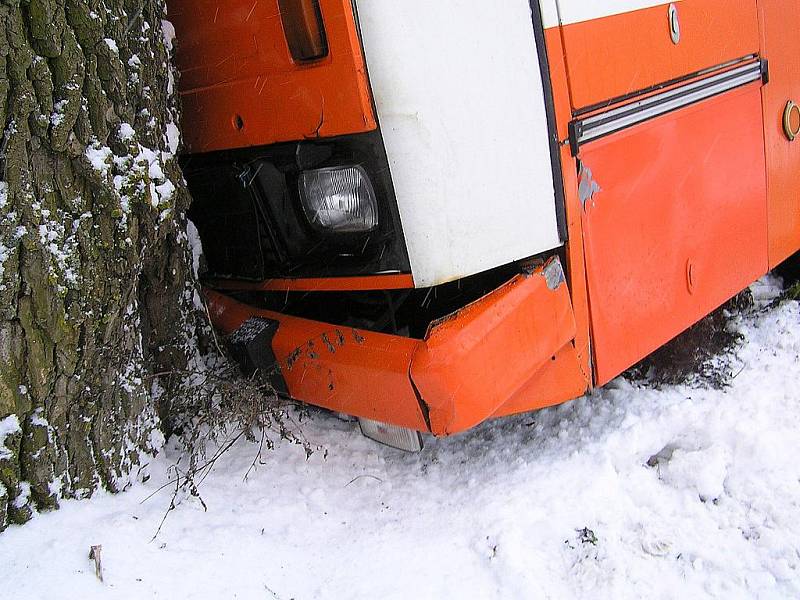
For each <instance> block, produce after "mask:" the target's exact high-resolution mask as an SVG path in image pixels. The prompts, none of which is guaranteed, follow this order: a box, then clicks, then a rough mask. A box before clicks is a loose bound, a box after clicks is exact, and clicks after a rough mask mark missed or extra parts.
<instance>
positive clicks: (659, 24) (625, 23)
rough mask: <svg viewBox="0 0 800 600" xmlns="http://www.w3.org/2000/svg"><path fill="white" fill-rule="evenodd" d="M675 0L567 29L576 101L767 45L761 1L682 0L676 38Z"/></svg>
mask: <svg viewBox="0 0 800 600" xmlns="http://www.w3.org/2000/svg"><path fill="white" fill-rule="evenodd" d="M668 6H669V4H668V3H665V4H664V5H663V6H657V7H654V8H646V9H642V10H637V11H633V12H627V13H623V14H619V15H614V16H610V17H604V18H602V19H594V20H591V21H584V22H581V23H574V24H570V25H566V26H564V27H563V28H562V32H563V33H562V35H563V40H564V48H565V51H566V55H567V68H568V72H569V81H570V93H571V96H572V106H573V107H574V108H576V109H579V108H584V107H587V106H592V105H594V104H598V103H601V102H604V101H606V100H609V99H611V98H616V97H619V96H623V95H625V94H629V93H631V92H635V91H637V90H643V89H645V88H648V87H650V86H653V85H656V84H659V83H661V82H664V81H668V80H670V79H674V78H676V77H681V76H684V75H687V74H689V73H693V72H696V71H700V70H702V69H706V68H708V67H712V66H714V65H718V64H721V63H723V62H725V61H728V60H732V59H736V58H740V57H742V56H745V55H747V54H755V53H757V52H758V50H759V39H758V18H757V13H756V7H755V2H754V1H749V2H731V1H730V0H683V1H682V2H678V3H677V7H678V14H679V19H680V26H681V40H680V43H679V44H677V45H676V44H673V43H672V39H671V37H670V32H669V19H668V15H667V7H668Z"/></svg>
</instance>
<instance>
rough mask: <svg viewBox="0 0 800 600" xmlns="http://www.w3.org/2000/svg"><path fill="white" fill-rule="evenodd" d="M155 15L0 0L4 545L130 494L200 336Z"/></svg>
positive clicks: (173, 110) (124, 8) (78, 0)
mask: <svg viewBox="0 0 800 600" xmlns="http://www.w3.org/2000/svg"><path fill="white" fill-rule="evenodd" d="M164 17H165V15H164V2H163V0H143V1H142V0H136V1H134V0H0V127H2V130H1V131H0V422H2V421H3V419H7V418H15V419H17V421H18V422H19V424H20V431H19V432H18V433H15V434H13V435H8V436H6V437H5V439H4V440H3V444H2V448H0V530H2V529H3V528H4V527H5V526H6V524H7V523H11V522H22V521H25V520H26V519H28V518H30V516H31V514H32V511H33V510H42V509H50V508H55V507H57V505H58V500H59V499H60V498H64V497H82V496H86V495H90V494H91V493H92V492H93V491H94V490H96V489H97V488H98V487H100V486H102V487H105V488H107V489H109V490H112V491H117V490H119V489H120V488H122V487H124V486H125V485H126V484H127V482H128V481H129V480H130V476H131V474H132V473H134V472H135V470H136V467H137V465H138V464H139V463H140V462H141V460H142V459H141V457H142V456H143V455H146V454H149V453H152V452H153V451H154V450H155V448H154V445H155V444H154V440H155V439H157V437H158V436H157V435H156V436H154V435H153V432H154V430H155V428H156V427H157V426H158V419H157V417H156V410H157V407H156V406H154V399H153V397H152V394H151V391H152V389H154V388H153V386H154V384H156V383H159V384H160V385H159V386H158V387H159V389H162V390H166V394H165V396H164V399H165V401H168V400H169V397H170V394H177V393H180V382H176V381H174V380H172V379H170V380H168V381H162V382H159V381H158V379H157V378H156V377H153V373H160V372H164V371H171V370H175V369H182V368H184V367H185V366H186V364H187V361H189V360H190V357H191V356H192V353H193V352H194V348H193V343H192V331H193V330H194V329H195V328H196V327H197V326H198V324H199V323H200V321H199V320H197V319H199V317H198V316H197V315H196V314H195V313H194V310H193V308H192V294H193V291H194V290H193V286H194V282H193V280H192V275H191V272H190V266H189V265H190V264H191V263H190V260H188V258H189V256H188V249H187V247H186V236H185V235H184V231H185V225H186V222H185V212H186V209H187V207H188V202H189V198H188V195H187V193H186V191H185V188H184V186H183V179H182V177H181V175H180V171H179V168H178V165H177V162H176V161H175V160H174V159H173V157H172V152H171V151H174V148H170V147H169V146H170V141H169V137H168V135H167V131H168V127H171V126H173V125H174V123H176V122H177V107H176V104H175V101H174V98H173V96H172V93H171V92H172V90H171V86H172V83H171V74H170V67H169V65H170V56H169V50H168V48H167V47H166V46H165V41H164V38H163V34H162V19H163V18H164Z"/></svg>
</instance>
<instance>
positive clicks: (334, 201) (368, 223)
mask: <svg viewBox="0 0 800 600" xmlns="http://www.w3.org/2000/svg"><path fill="white" fill-rule="evenodd" d="M298 187H299V189H300V197H301V199H302V203H303V211H304V212H305V215H306V218H307V219H308V222H309V223H310V224H311V226H312V227H314V228H316V229H320V230H322V231H325V232H330V233H369V232H370V231H373V230H374V229H376V228H377V227H378V201H377V199H376V197H375V190H374V189H373V187H372V183H371V182H370V180H369V176H368V175H367V172H366V171H365V170H364V169H363V167H361V166H359V165H351V166H346V167H327V168H324V169H314V170H311V171H303V172H302V173H301V174H300V179H299V181H298Z"/></svg>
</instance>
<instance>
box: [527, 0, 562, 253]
mask: <svg viewBox="0 0 800 600" xmlns="http://www.w3.org/2000/svg"><path fill="white" fill-rule="evenodd" d="M529 4H530V7H531V21H532V23H533V37H534V39H535V41H536V52H537V54H538V58H539V72H540V73H541V76H542V89H543V90H544V107H545V114H546V116H547V133H548V136H547V137H548V142H549V144H550V166H551V169H552V172H553V189H554V191H555V203H556V223H557V226H558V236H559V238H560V239H561V241H562V242H566V241H567V240H568V238H569V235H568V233H567V209H566V196H565V194H564V176H563V172H562V166H561V145H560V142H559V139H558V125H557V121H556V106H555V100H554V98H553V83H552V81H551V80H550V60H549V59H548V56H547V44H546V41H545V37H544V22H543V21H542V9H541V7H540V6H539V0H530V2H529Z"/></svg>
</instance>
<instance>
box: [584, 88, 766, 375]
mask: <svg viewBox="0 0 800 600" xmlns="http://www.w3.org/2000/svg"><path fill="white" fill-rule="evenodd" d="M759 88H760V83H756V84H750V85H748V86H745V87H743V88H740V89H738V90H734V91H731V92H728V93H726V94H723V95H721V96H718V97H716V98H712V99H709V100H705V101H703V102H700V103H698V104H695V105H692V106H689V107H687V108H684V109H681V110H680V111H677V112H674V113H670V114H667V115H663V116H661V117H658V118H655V119H653V120H651V121H648V122H646V123H643V124H641V125H637V126H635V127H632V128H630V129H627V130H625V131H622V132H620V133H617V134H615V135H613V136H610V137H608V138H605V139H601V140H598V141H595V142H592V143H589V144H587V145H586V146H585V147H584V148H582V151H581V155H580V158H581V160H582V162H583V164H584V166H585V167H586V168H587V169H590V170H591V172H592V177H593V180H594V182H595V183H596V184H597V185H598V186H599V191H597V192H596V193H595V194H594V196H593V197H592V198H591V199H589V200H587V202H586V204H585V205H584V213H583V214H584V216H583V234H584V244H585V247H586V264H587V274H588V281H589V300H590V308H591V316H592V333H593V341H594V349H595V358H596V374H597V381H596V384H597V385H602V384H604V383H606V382H608V381H609V380H610V379H611V378H613V377H615V376H616V375H618V374H619V373H621V372H622V371H623V370H624V369H626V368H628V367H629V366H631V365H632V364H633V363H635V362H636V361H638V360H640V359H641V358H643V357H644V356H646V355H647V354H649V353H650V352H652V351H653V350H655V349H656V348H658V347H659V346H660V345H662V344H663V343H665V342H667V341H668V340H669V339H671V338H672V337H674V336H675V335H677V334H678V333H680V332H681V331H683V330H684V329H686V328H687V327H689V326H690V325H692V324H693V323H694V322H696V321H697V320H699V319H700V318H702V317H703V316H705V315H706V314H708V313H709V312H710V311H712V310H713V309H715V308H716V307H718V306H719V305H720V304H722V303H723V302H724V301H725V300H727V299H728V298H730V297H732V296H733V295H735V294H736V293H737V292H739V291H740V290H741V289H743V288H744V287H746V286H747V285H748V284H749V283H751V282H752V281H754V280H755V279H756V278H758V277H759V276H761V275H762V274H763V273H765V272H766V271H767V209H766V180H765V164H764V150H763V127H762V119H761V95H760V89H759Z"/></svg>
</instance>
